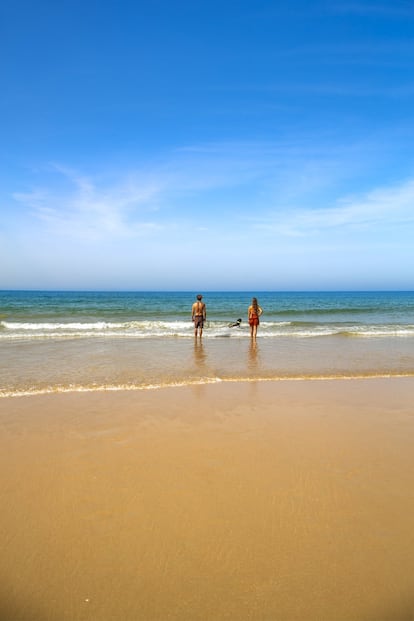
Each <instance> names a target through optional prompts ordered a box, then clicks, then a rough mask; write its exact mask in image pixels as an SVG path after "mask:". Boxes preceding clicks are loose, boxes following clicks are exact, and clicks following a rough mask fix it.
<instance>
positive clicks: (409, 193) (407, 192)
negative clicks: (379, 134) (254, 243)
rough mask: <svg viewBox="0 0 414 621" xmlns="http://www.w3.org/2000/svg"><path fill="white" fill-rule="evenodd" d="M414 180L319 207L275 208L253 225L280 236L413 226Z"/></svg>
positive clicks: (301, 235)
mask: <svg viewBox="0 0 414 621" xmlns="http://www.w3.org/2000/svg"><path fill="white" fill-rule="evenodd" d="M413 204H414V181H413V180H409V181H406V182H405V183H403V184H401V185H399V186H394V187H390V188H379V189H375V190H373V191H371V192H369V193H367V194H366V195H364V196H362V197H354V198H344V199H341V200H338V201H337V203H336V204H335V205H333V206H330V207H324V208H319V209H303V208H300V209H297V210H280V211H279V210H278V211H277V213H272V214H268V215H267V216H266V217H264V218H259V219H257V220H256V221H255V227H256V228H257V229H261V230H267V231H270V232H273V233H278V234H280V235H282V236H293V237H306V236H314V235H318V234H321V233H324V232H326V231H328V230H333V229H337V230H339V229H346V230H348V231H350V230H353V231H354V232H355V231H358V230H359V231H367V229H369V230H371V231H372V230H375V229H378V228H384V227H389V228H392V227H395V226H403V225H409V226H413V225H414V211H413Z"/></svg>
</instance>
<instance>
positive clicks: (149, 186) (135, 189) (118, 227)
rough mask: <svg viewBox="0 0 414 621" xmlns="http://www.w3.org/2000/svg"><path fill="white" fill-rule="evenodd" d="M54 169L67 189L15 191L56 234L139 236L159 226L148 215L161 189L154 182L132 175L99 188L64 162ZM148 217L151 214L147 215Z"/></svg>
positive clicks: (85, 236)
mask: <svg viewBox="0 0 414 621" xmlns="http://www.w3.org/2000/svg"><path fill="white" fill-rule="evenodd" d="M53 169H54V171H55V172H56V173H59V175H60V176H61V179H60V181H62V180H64V181H66V182H67V183H66V186H65V187H64V188H62V187H61V185H60V184H58V187H57V188H56V187H55V188H51V187H48V188H47V189H41V188H40V189H39V188H37V189H34V190H32V191H30V192H27V193H24V192H17V193H14V195H13V198H14V199H15V200H16V201H18V202H19V203H21V204H23V205H25V206H26V207H28V208H29V209H30V210H31V212H32V215H33V216H34V217H35V218H37V219H38V220H39V221H41V222H42V223H43V224H44V225H46V226H47V227H48V229H49V230H51V231H53V232H55V233H62V234H64V235H67V236H68V235H71V234H72V235H76V236H79V237H83V238H99V237H102V236H107V235H115V236H131V235H139V234H142V233H144V232H145V231H148V230H150V229H154V228H156V227H157V226H158V225H157V224H156V223H155V222H154V220H153V219H151V218H148V215H147V214H148V212H153V211H155V210H156V198H157V196H158V194H159V192H160V188H159V187H158V186H156V185H154V184H153V183H152V182H148V181H146V182H145V183H144V182H140V181H139V180H138V179H135V178H133V177H132V176H131V177H128V178H126V179H123V180H122V182H120V183H118V184H115V186H113V187H104V186H102V187H99V186H98V185H97V183H96V182H95V181H94V180H92V179H91V178H89V177H88V176H85V175H82V174H80V173H78V172H76V171H74V170H72V169H70V168H67V167H65V166H62V165H54V166H53ZM146 216H147V217H146Z"/></svg>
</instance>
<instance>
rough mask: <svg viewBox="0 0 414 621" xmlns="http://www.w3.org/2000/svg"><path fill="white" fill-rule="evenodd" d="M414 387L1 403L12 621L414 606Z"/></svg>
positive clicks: (403, 612)
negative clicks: (413, 594)
mask: <svg viewBox="0 0 414 621" xmlns="http://www.w3.org/2000/svg"><path fill="white" fill-rule="evenodd" d="M413 389H414V378H412V377H403V378H382V379H378V378H371V379H365V380H360V379H358V380H347V381H346V382H344V381H342V380H334V381H329V382H327V381H322V382H318V381H314V380H309V381H306V380H303V381H300V382H297V381H295V382H291V381H280V382H274V381H273V382H272V381H266V382H257V381H252V382H243V381H241V382H237V383H232V382H220V383H216V384H209V385H205V384H204V385H200V384H198V385H193V386H184V387H181V388H180V389H179V390H177V389H176V388H174V389H165V390H158V391H156V390H155V391H154V390H153V391H121V392H94V393H93V392H92V393H71V394H67V393H66V394H53V395H51V394H48V395H37V396H34V397H33V396H32V397H30V398H26V399H13V398H12V399H2V400H0V420H1V421H2V427H1V434H0V449H1V450H0V494H1V497H2V499H4V502H3V507H2V511H1V512H0V536H1V538H2V541H3V546H2V558H1V560H0V584H1V589H0V619H7V621H21V620H22V619H24V620H25V621H44V620H45V619H48V620H49V621H73V619H76V621H118V620H119V621H165V619H169V620H170V621H205V620H206V619H214V620H215V621H225V620H227V621H228V620H231V621H263V620H264V619H266V620H267V619H272V621H287V619H288V620H289V621H305V620H306V621H319V620H320V619H335V621H355V620H356V619H358V620H361V621H365V620H366V621H374V620H375V621H396V620H397V619H398V621H400V620H405V619H409V618H412V616H413V614H414V601H413V600H414V598H413V597H412V593H413V592H414V579H413V576H414V540H413V537H412V515H413V514H414V497H413V494H412V488H413V482H414V460H413V457H412V446H413V442H414V416H413V409H412V394H413Z"/></svg>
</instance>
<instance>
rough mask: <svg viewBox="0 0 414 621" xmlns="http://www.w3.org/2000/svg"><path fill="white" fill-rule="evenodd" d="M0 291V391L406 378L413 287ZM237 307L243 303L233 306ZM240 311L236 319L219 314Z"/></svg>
mask: <svg viewBox="0 0 414 621" xmlns="http://www.w3.org/2000/svg"><path fill="white" fill-rule="evenodd" d="M258 297H259V303H260V304H261V305H262V306H263V308H264V313H263V320H262V321H261V325H260V327H259V332H258V338H257V341H256V343H254V342H252V341H251V339H250V334H249V327H248V325H247V321H246V319H245V314H246V309H247V305H248V304H249V302H250V299H251V294H250V293H210V294H205V297H204V300H205V302H206V304H207V311H208V321H207V325H206V327H205V330H204V334H203V339H202V340H201V341H200V340H197V341H195V339H194V333H193V325H192V323H191V320H190V312H191V304H192V302H193V300H194V296H193V295H192V294H190V293H145V294H144V293H124V294H122V293H121V294H120V293H50V292H47V293H34V292H29V293H24V292H3V293H0V309H1V310H0V396H10V395H18V394H23V393H25V394H27V393H29V394H32V393H39V392H59V391H69V390H102V389H112V390H115V389H121V388H127V389H139V388H153V387H159V386H167V385H177V384H189V383H198V382H199V383H207V382H218V381H231V380H237V379H245V380H249V379H263V380H266V379H296V378H302V377H314V378H321V379H323V378H331V377H372V376H374V377H375V376H387V375H414V347H413V345H414V293H389V292H387V293H343V292H341V293H320V294H316V293H288V294H287V293H262V294H260V295H259V294H258ZM243 311H244V312H243ZM238 317H242V319H243V321H242V325H241V327H240V328H229V327H228V323H229V322H231V321H233V320H234V319H237V318H238Z"/></svg>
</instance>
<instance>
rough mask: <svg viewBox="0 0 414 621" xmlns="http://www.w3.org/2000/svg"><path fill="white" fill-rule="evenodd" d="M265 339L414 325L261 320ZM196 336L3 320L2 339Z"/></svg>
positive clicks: (390, 332)
mask: <svg viewBox="0 0 414 621" xmlns="http://www.w3.org/2000/svg"><path fill="white" fill-rule="evenodd" d="M248 333H249V327H248V325H247V322H245V323H244V325H243V324H242V326H241V327H240V328H229V326H228V324H227V323H226V322H221V321H208V322H207V323H206V326H205V331H204V336H205V338H207V339H208V338H220V337H232V338H245V337H246V336H247V335H248ZM260 335H261V337H263V338H280V337H293V338H295V337H296V338H298V337H300V338H311V337H324V336H335V335H336V336H342V337H365V338H370V337H376V338H380V337H383V338H384V337H405V338H413V337H414V324H408V325H401V324H358V323H354V324H352V323H349V322H347V323H330V322H326V323H323V322H309V321H303V322H301V321H262V322H261V325H260ZM192 336H193V326H192V323H191V322H189V321H127V322H110V321H95V322H93V321H88V322H17V321H16V322H13V321H0V340H20V339H25V340H27V339H29V340H32V339H33V340H39V339H67V338H96V337H99V338H168V337H181V338H189V337H192Z"/></svg>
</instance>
